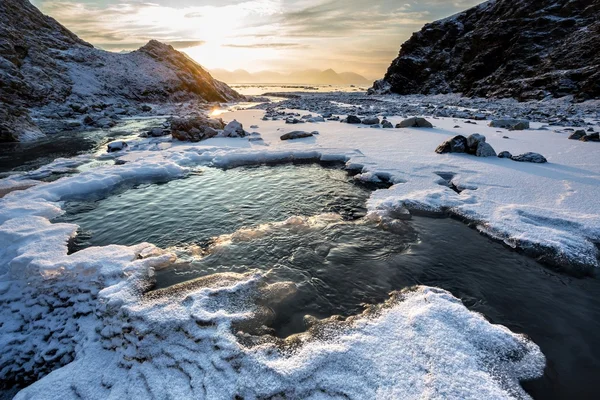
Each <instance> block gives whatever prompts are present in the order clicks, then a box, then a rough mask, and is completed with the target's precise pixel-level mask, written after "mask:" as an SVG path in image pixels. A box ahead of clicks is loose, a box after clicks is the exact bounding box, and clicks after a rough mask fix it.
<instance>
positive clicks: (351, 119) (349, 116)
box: [346, 115, 362, 124]
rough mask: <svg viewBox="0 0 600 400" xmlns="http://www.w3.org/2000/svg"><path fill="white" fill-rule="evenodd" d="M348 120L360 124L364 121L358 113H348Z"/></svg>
mask: <svg viewBox="0 0 600 400" xmlns="http://www.w3.org/2000/svg"><path fill="white" fill-rule="evenodd" d="M346 122H347V123H349V124H360V123H361V122H362V121H361V120H360V118H358V117H357V116H356V115H348V117H347V118H346Z"/></svg>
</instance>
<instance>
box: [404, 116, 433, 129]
mask: <svg viewBox="0 0 600 400" xmlns="http://www.w3.org/2000/svg"><path fill="white" fill-rule="evenodd" d="M396 128H433V125H432V124H431V122H429V121H427V120H426V119H425V118H419V117H412V118H407V119H405V120H404V121H402V122H400V123H399V124H397V125H396Z"/></svg>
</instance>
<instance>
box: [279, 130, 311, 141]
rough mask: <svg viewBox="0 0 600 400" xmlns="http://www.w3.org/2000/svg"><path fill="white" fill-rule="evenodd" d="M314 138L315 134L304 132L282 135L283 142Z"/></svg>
mask: <svg viewBox="0 0 600 400" xmlns="http://www.w3.org/2000/svg"><path fill="white" fill-rule="evenodd" d="M310 136H313V134H312V133H311V132H304V131H292V132H288V133H286V134H285V135H281V138H280V139H281V140H293V139H301V138H305V137H310Z"/></svg>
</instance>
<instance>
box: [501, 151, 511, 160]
mask: <svg viewBox="0 0 600 400" xmlns="http://www.w3.org/2000/svg"><path fill="white" fill-rule="evenodd" d="M498 158H512V154H510V153H509V152H508V151H502V152H500V154H498Z"/></svg>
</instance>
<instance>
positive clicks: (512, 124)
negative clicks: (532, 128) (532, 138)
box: [490, 119, 529, 131]
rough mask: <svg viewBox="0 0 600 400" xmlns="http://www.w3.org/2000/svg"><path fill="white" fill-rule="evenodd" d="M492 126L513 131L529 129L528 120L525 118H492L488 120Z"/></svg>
mask: <svg viewBox="0 0 600 400" xmlns="http://www.w3.org/2000/svg"><path fill="white" fill-rule="evenodd" d="M490 126H491V127H492V128H505V129H510V130H513V131H522V130H524V129H529V121H527V120H525V119H494V120H492V121H491V122H490Z"/></svg>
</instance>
